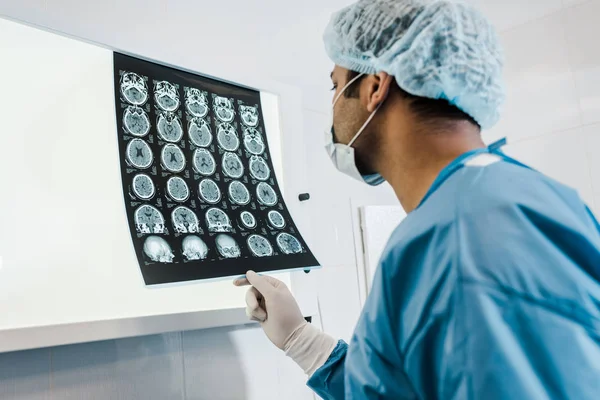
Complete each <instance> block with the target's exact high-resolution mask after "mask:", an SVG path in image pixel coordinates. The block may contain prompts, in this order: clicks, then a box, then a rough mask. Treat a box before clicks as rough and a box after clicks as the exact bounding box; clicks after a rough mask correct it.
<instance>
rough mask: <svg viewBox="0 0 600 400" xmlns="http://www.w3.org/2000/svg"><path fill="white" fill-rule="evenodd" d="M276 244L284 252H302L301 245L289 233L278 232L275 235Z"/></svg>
mask: <svg viewBox="0 0 600 400" xmlns="http://www.w3.org/2000/svg"><path fill="white" fill-rule="evenodd" d="M277 246H279V249H280V250H281V251H282V252H283V253H284V254H298V253H302V245H301V244H300V242H299V241H298V239H296V238H295V237H294V236H292V235H290V234H289V233H280V234H279V235H277Z"/></svg>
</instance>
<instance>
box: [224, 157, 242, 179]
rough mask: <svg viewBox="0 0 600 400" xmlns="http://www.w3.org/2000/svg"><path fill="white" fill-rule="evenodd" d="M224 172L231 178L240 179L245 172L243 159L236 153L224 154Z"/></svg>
mask: <svg viewBox="0 0 600 400" xmlns="http://www.w3.org/2000/svg"><path fill="white" fill-rule="evenodd" d="M223 173H224V174H225V175H227V176H228V177H230V178H233V179H238V178H241V177H242V175H243V174H244V166H243V165H242V160H240V158H239V157H238V155H237V154H235V153H225V154H223Z"/></svg>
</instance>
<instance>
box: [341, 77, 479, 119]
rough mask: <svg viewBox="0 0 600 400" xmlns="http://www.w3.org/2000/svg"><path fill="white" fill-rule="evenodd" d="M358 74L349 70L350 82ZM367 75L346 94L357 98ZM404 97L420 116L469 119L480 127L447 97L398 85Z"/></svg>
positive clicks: (425, 117)
mask: <svg viewBox="0 0 600 400" xmlns="http://www.w3.org/2000/svg"><path fill="white" fill-rule="evenodd" d="M357 76H358V72H355V71H348V77H347V79H348V82H350V80H352V79H354V78H355V77H357ZM365 76H366V75H363V76H361V77H360V78H358V79H357V80H356V81H355V82H354V83H353V84H352V85H350V86H349V87H348V89H346V91H345V92H344V96H345V97H347V98H357V97H358V95H359V86H360V85H358V83H360V82H361V81H362V80H363V79H364V78H365ZM396 89H397V90H398V91H399V93H400V95H401V96H402V98H404V99H407V100H408V101H409V103H410V109H411V111H412V112H414V113H415V115H417V116H418V117H421V118H423V119H430V120H437V121H439V122H456V121H469V122H470V123H472V124H473V125H476V126H478V127H480V125H479V124H478V123H477V121H475V119H474V118H473V117H471V116H470V115H469V114H467V113H465V112H464V111H462V110H461V109H459V108H458V107H456V106H454V105H452V104H450V102H448V100H445V99H437V100H436V99H429V98H427V97H419V96H414V95H412V94H410V93H408V92H407V91H405V90H403V89H402V88H400V86H398V85H396Z"/></svg>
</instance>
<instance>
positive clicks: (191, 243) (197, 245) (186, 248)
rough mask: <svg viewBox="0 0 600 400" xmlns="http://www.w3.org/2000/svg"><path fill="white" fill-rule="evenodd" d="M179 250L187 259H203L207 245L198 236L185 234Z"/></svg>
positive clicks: (206, 252) (206, 251)
mask: <svg viewBox="0 0 600 400" xmlns="http://www.w3.org/2000/svg"><path fill="white" fill-rule="evenodd" d="M181 250H182V254H183V256H184V257H185V258H186V259H187V260H188V261H195V260H204V259H205V258H206V256H207V255H208V246H207V245H206V243H204V240H202V239H200V238H199V237H198V236H187V237H186V238H185V239H183V242H182V243H181Z"/></svg>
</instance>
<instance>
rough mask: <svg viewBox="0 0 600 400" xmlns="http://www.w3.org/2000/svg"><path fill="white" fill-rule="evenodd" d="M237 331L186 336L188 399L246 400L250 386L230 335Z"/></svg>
mask: <svg viewBox="0 0 600 400" xmlns="http://www.w3.org/2000/svg"><path fill="white" fill-rule="evenodd" d="M232 329H235V328H217V329H206V330H200V331H191V332H183V359H184V371H185V392H186V399H189V400H195V399H211V400H229V399H239V400H244V399H247V396H246V392H247V382H246V377H245V374H244V371H243V369H242V366H241V363H240V361H239V354H238V352H237V350H236V349H235V346H234V344H233V342H232V339H231V337H230V335H229V333H230V332H231V330H232Z"/></svg>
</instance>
